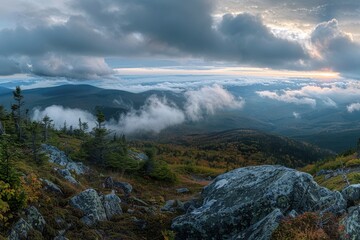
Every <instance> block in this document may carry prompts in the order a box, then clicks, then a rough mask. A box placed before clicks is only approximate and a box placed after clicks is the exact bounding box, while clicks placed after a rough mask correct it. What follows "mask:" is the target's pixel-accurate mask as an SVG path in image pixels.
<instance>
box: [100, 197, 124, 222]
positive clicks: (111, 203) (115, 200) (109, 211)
mask: <svg viewBox="0 0 360 240" xmlns="http://www.w3.org/2000/svg"><path fill="white" fill-rule="evenodd" d="M120 203H121V200H120V198H119V197H118V196H117V195H116V194H115V193H114V192H112V193H110V194H107V195H105V196H104V197H103V205H104V209H105V213H106V217H107V218H108V219H109V220H110V219H111V218H112V217H113V216H115V215H119V214H122V209H121V206H120Z"/></svg>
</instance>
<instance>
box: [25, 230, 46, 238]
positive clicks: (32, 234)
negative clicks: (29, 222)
mask: <svg viewBox="0 0 360 240" xmlns="http://www.w3.org/2000/svg"><path fill="white" fill-rule="evenodd" d="M27 239H32V240H43V239H44V237H43V236H42V234H41V232H39V231H36V230H30V232H28V236H27Z"/></svg>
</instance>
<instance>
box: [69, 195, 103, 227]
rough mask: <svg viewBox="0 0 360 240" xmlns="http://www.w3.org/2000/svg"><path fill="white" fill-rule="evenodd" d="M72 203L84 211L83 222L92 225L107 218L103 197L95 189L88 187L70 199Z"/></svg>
mask: <svg viewBox="0 0 360 240" xmlns="http://www.w3.org/2000/svg"><path fill="white" fill-rule="evenodd" d="M70 205H71V206H72V207H74V208H77V209H80V210H81V211H82V212H83V213H84V215H85V216H84V217H83V218H82V219H81V221H82V222H83V223H85V224H86V225H88V226H92V225H94V224H95V223H97V222H98V221H104V220H106V219H107V218H106V213H105V209H104V206H103V204H102V201H101V198H100V196H99V195H98V193H97V192H96V191H95V190H94V189H87V190H85V191H83V192H81V193H79V194H78V195H76V196H74V197H73V198H71V199H70Z"/></svg>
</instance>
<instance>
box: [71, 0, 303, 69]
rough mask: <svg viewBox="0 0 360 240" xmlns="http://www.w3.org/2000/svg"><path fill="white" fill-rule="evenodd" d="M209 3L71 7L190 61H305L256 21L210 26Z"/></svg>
mask: <svg viewBox="0 0 360 240" xmlns="http://www.w3.org/2000/svg"><path fill="white" fill-rule="evenodd" d="M211 2H212V1H208V0H184V1H177V0H154V1H145V0H134V1H110V0H109V1H106V2H104V1H102V2H101V3H100V2H98V1H96V0H92V1H90V3H89V1H80V2H77V7H78V8H79V9H82V10H83V11H85V13H86V15H87V16H88V17H89V18H90V19H92V20H95V21H96V23H97V24H99V25H100V26H102V27H104V28H105V29H108V30H109V31H110V30H111V31H113V32H116V33H119V34H128V33H131V32H138V33H141V34H142V35H143V37H144V38H146V39H147V41H148V42H157V43H159V44H161V45H163V46H171V47H174V48H176V49H178V50H180V51H181V52H183V53H185V54H188V55H193V56H196V57H204V58H210V59H216V60H230V61H236V62H241V63H251V64H255V65H258V66H259V65H261V66H272V67H282V65H283V64H285V63H288V62H289V61H293V62H292V63H293V64H294V63H295V62H296V61H298V60H300V59H303V58H306V53H305V51H304V50H303V48H302V47H301V46H300V44H298V43H296V42H292V41H288V40H284V39H280V38H277V37H276V36H275V35H273V34H272V33H271V32H270V30H269V29H268V28H267V27H266V26H265V25H264V24H263V22H262V20H261V19H260V18H259V17H256V16H253V15H251V14H239V15H234V16H233V15H230V14H228V15H225V16H224V17H223V19H222V21H221V23H220V25H219V26H215V24H214V21H213V17H212V16H211V14H212V10H213V7H212V5H211ZM116 23H117V24H116Z"/></svg>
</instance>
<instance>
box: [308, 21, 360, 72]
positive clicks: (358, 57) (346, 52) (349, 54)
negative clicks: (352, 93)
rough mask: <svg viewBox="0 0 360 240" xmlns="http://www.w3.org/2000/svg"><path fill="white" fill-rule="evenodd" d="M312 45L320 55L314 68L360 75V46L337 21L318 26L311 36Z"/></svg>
mask: <svg viewBox="0 0 360 240" xmlns="http://www.w3.org/2000/svg"><path fill="white" fill-rule="evenodd" d="M311 43H312V45H313V46H314V48H315V51H316V54H317V55H318V59H315V60H314V63H313V65H314V66H316V65H317V66H318V67H322V68H329V69H332V70H334V71H339V72H341V73H343V74H345V75H350V76H358V75H359V73H360V70H359V64H358V63H359V62H360V44H359V43H357V42H355V41H354V40H353V39H352V37H351V35H349V34H347V33H345V32H343V31H341V29H340V28H339V24H338V21H337V20H336V19H332V20H331V21H328V22H323V23H320V24H318V25H317V26H316V28H315V29H314V31H313V32H312V34H311Z"/></svg>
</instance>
